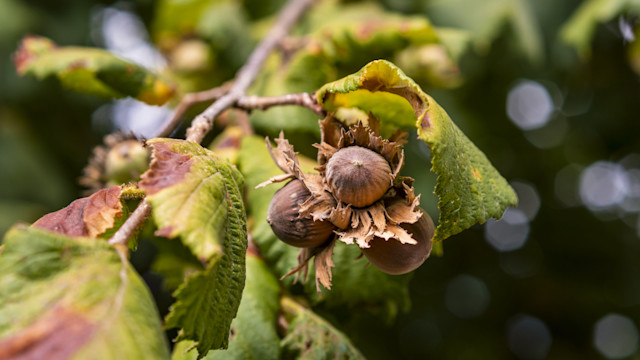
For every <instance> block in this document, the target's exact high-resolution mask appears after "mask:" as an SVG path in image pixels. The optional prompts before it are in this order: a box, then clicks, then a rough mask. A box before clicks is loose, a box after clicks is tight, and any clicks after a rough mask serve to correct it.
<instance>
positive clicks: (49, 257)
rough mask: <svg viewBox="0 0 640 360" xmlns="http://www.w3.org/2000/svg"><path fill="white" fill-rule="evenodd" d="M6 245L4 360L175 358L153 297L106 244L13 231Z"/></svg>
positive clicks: (2, 269)
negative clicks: (170, 349)
mask: <svg viewBox="0 0 640 360" xmlns="http://www.w3.org/2000/svg"><path fill="white" fill-rule="evenodd" d="M4 243H5V246H4V249H3V251H2V253H1V254H0V358H3V359H7V358H12V359H17V358H21V359H23V358H24V359H37V358H39V359H44V358H48V359H61V358H64V359H88V358H91V359H148V358H153V359H168V358H169V351H168V344H167V341H166V338H165V334H164V332H163V331H162V327H161V324H160V319H159V314H158V312H157V310H156V307H155V304H154V302H153V299H152V297H151V294H150V293H149V291H148V290H147V288H146V286H145V285H144V282H143V281H142V279H141V278H140V276H138V274H137V273H136V272H135V271H134V270H133V268H132V267H131V266H130V264H129V263H128V262H127V261H126V259H124V257H120V256H118V254H117V253H116V251H115V250H114V248H113V247H111V246H109V245H107V243H106V242H104V240H100V239H90V238H69V237H66V236H63V235H59V234H54V233H50V232H46V231H43V230H39V229H36V228H23V227H14V228H13V229H12V230H10V231H9V232H8V233H7V235H6V237H5V238H4Z"/></svg>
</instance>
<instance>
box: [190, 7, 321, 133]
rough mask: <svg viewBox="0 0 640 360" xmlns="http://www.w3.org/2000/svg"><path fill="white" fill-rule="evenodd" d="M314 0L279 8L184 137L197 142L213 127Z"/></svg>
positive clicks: (253, 78) (243, 93)
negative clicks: (223, 89)
mask: <svg viewBox="0 0 640 360" xmlns="http://www.w3.org/2000/svg"><path fill="white" fill-rule="evenodd" d="M313 1H314V0H292V1H290V2H289V3H287V5H285V7H284V8H283V9H282V11H281V12H280V15H279V16H278V18H277V19H276V22H275V24H274V25H273V27H272V28H271V29H270V30H269V32H268V33H267V35H266V36H265V37H264V38H263V39H262V41H261V42H260V44H258V47H256V48H255V49H254V50H253V52H252V53H251V55H250V56H249V59H248V60H247V62H246V63H245V64H244V66H243V67H242V68H241V69H240V71H238V74H237V76H236V79H235V81H234V83H233V86H232V87H231V89H230V90H229V92H228V93H227V94H226V95H224V96H222V97H221V98H220V99H218V101H216V102H215V103H213V104H212V105H211V106H209V107H208V108H207V109H206V110H205V111H203V112H202V113H201V114H200V115H198V116H196V118H195V119H194V120H193V123H192V124H191V127H190V128H189V129H187V140H189V141H193V142H197V143H199V142H200V141H202V139H203V138H204V136H205V135H206V134H207V133H208V132H209V131H210V130H211V128H212V127H213V120H214V119H215V118H216V116H218V115H220V113H221V112H222V111H224V110H225V109H227V108H228V107H230V106H233V105H234V104H235V103H236V102H237V101H238V100H239V99H240V98H241V97H243V96H244V95H245V93H246V92H247V89H248V88H249V86H251V84H252V83H253V81H254V80H255V78H256V76H257V75H258V72H259V71H260V69H261V68H262V64H263V63H264V61H265V60H266V59H267V56H268V55H269V53H271V50H273V48H275V47H276V45H277V44H278V42H279V41H280V40H281V39H282V38H284V37H285V36H286V35H287V33H288V32H289V30H290V29H291V28H292V27H293V25H294V24H295V23H296V22H297V21H298V19H299V18H300V17H301V16H302V14H303V13H304V12H305V10H307V8H308V7H309V6H311V4H312V3H313Z"/></svg>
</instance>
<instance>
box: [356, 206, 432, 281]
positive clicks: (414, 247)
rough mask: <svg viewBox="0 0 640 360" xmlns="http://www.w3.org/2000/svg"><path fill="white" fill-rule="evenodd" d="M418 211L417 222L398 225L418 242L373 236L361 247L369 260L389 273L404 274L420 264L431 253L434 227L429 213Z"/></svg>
mask: <svg viewBox="0 0 640 360" xmlns="http://www.w3.org/2000/svg"><path fill="white" fill-rule="evenodd" d="M420 211H421V212H422V216H420V219H418V221H417V222H415V223H413V224H409V223H405V224H401V225H400V227H402V228H403V229H405V230H406V231H407V232H408V233H410V234H411V235H412V237H413V239H415V240H416V241H417V242H418V243H417V244H403V243H401V242H399V241H397V240H395V239H389V240H385V239H383V238H380V237H374V238H373V239H372V240H371V241H370V242H369V245H370V247H369V248H366V249H362V252H363V253H364V255H365V256H366V257H367V259H368V260H369V262H371V263H372V264H373V265H374V266H375V267H377V268H378V269H380V270H381V271H383V272H385V273H387V274H391V275H400V274H406V273H408V272H410V271H413V270H415V269H417V268H418V267H419V266H420V265H422V263H424V261H425V260H426V259H427V258H428V257H429V254H430V253H431V247H432V245H433V243H432V242H431V238H433V234H434V231H435V227H434V225H433V220H431V217H430V216H429V214H427V212H426V211H424V210H423V209H420Z"/></svg>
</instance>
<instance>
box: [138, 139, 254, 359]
mask: <svg viewBox="0 0 640 360" xmlns="http://www.w3.org/2000/svg"><path fill="white" fill-rule="evenodd" d="M147 144H149V145H150V146H151V148H152V157H153V160H152V162H151V166H150V168H149V170H148V171H147V172H146V173H145V174H143V176H142V181H141V182H140V188H141V189H144V190H146V191H147V194H148V196H147V199H148V201H149V202H150V203H151V205H152V207H153V219H154V221H155V223H156V224H157V225H158V228H159V230H158V231H157V232H156V235H160V236H164V237H168V238H176V237H179V238H180V240H181V241H182V242H183V243H184V244H185V245H186V246H187V247H189V249H191V252H192V253H193V254H194V255H195V256H196V257H197V258H198V259H200V260H201V261H202V262H205V263H207V265H206V268H205V269H204V270H203V271H200V272H197V273H195V274H194V275H192V276H190V277H189V278H187V280H186V282H185V283H183V284H182V285H181V286H180V287H179V288H178V290H176V292H175V294H174V296H175V297H176V298H177V301H176V303H175V304H174V305H173V306H172V307H171V311H170V313H169V315H167V318H166V324H165V326H166V327H167V328H174V327H175V328H180V329H182V331H181V332H180V335H179V337H178V339H179V340H182V339H190V340H195V341H196V342H197V343H198V344H197V348H198V352H199V354H200V356H204V355H205V354H206V353H207V351H208V350H210V349H219V348H226V347H227V346H228V339H229V328H230V326H231V321H232V320H233V318H234V317H235V315H236V312H237V309H238V305H239V303H240V297H241V296H242V289H243V287H244V280H245V260H244V259H245V252H246V249H247V230H246V216H245V210H244V204H243V202H242V188H243V185H244V180H243V178H242V175H241V174H240V172H238V170H237V169H236V168H235V167H234V166H232V165H231V164H229V163H228V162H227V161H226V160H223V159H221V158H219V157H218V156H217V155H216V154H214V153H213V152H211V151H209V150H207V149H205V148H203V147H201V146H200V145H198V144H196V143H193V142H189V141H185V140H174V139H151V140H149V141H148V142H147Z"/></svg>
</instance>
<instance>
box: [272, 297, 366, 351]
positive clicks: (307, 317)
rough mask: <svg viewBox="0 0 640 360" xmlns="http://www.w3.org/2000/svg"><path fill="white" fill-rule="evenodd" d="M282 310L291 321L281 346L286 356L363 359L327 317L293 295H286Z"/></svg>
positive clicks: (283, 299)
mask: <svg viewBox="0 0 640 360" xmlns="http://www.w3.org/2000/svg"><path fill="white" fill-rule="evenodd" d="M280 304H281V306H282V311H283V312H284V314H285V317H287V320H288V321H289V327H288V329H287V335H286V336H285V337H284V339H282V342H281V346H282V348H283V352H284V353H285V358H287V357H286V355H290V357H291V358H295V359H298V360H323V359H352V360H356V359H364V356H363V355H362V354H361V353H360V351H359V350H358V349H356V347H355V346H353V344H351V342H350V341H349V338H348V337H347V336H346V335H345V334H343V333H342V332H341V331H339V330H338V329H336V328H334V327H333V326H332V325H331V324H329V323H328V322H327V321H326V320H324V319H323V318H321V317H320V316H318V315H316V314H315V313H313V311H311V310H309V309H307V308H305V307H303V306H302V305H300V304H298V303H297V302H295V301H294V300H293V299H291V298H290V297H286V296H285V297H283V298H282V300H281V302H280Z"/></svg>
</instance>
